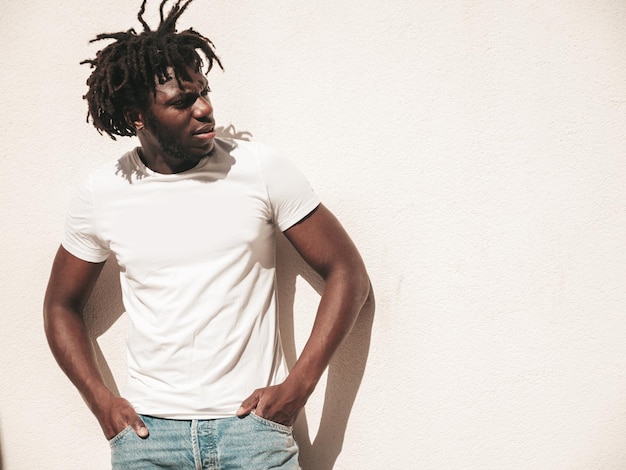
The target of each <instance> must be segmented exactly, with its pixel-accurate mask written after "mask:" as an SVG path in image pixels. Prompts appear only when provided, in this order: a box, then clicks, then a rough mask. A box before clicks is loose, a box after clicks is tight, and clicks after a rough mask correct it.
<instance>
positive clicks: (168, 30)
mask: <svg viewBox="0 0 626 470" xmlns="http://www.w3.org/2000/svg"><path fill="white" fill-rule="evenodd" d="M146 1H147V0H143V3H142V4H141V8H140V9H139V13H138V15H137V18H138V19H139V22H140V23H141V24H142V26H143V31H142V32H141V33H140V34H137V33H136V32H135V30H134V29H132V28H131V29H129V30H128V31H122V32H118V33H103V34H99V35H98V36H96V38H95V39H92V40H91V41H89V42H96V41H101V40H103V39H114V40H115V42H113V43H111V44H109V45H107V46H106V47H105V48H104V49H102V50H100V51H98V52H97V53H96V58H95V59H88V60H84V61H82V62H81V64H90V65H91V68H92V69H93V70H92V72H91V75H90V76H89V78H88V79H87V86H88V87H89V90H88V91H87V94H86V95H85V96H83V98H85V99H86V100H87V103H88V105H89V112H88V113H87V121H88V122H89V117H90V116H91V120H92V122H93V125H94V127H95V128H96V129H97V130H98V132H100V133H102V132H106V133H107V134H108V135H109V136H110V137H111V138H112V139H113V140H115V136H116V135H118V136H132V135H135V134H136V132H135V129H134V128H133V127H132V126H131V125H129V124H128V123H127V122H126V119H125V117H124V109H125V108H128V107H138V108H140V109H146V108H147V107H148V105H149V102H150V95H151V94H152V95H153V96H154V95H155V94H156V83H157V81H158V83H160V84H162V83H165V82H166V81H167V80H169V79H171V78H175V79H176V80H177V82H178V85H179V86H181V87H182V84H181V80H190V79H191V78H190V76H189V73H188V70H187V68H188V67H189V68H191V69H192V70H194V71H196V72H198V71H200V70H201V68H202V66H203V61H202V58H201V57H200V55H199V53H198V51H197V50H198V49H200V51H202V54H203V55H204V57H205V58H206V60H207V73H208V72H209V71H210V70H211V68H212V67H213V63H214V62H216V63H217V64H218V65H219V66H220V68H222V69H223V67H222V63H221V62H220V60H219V58H218V57H217V56H216V55H215V51H214V47H215V46H214V45H213V43H212V42H211V41H210V40H209V39H208V38H206V37H204V36H202V35H201V34H200V33H198V32H196V31H194V30H193V29H192V28H189V29H187V30H185V31H182V32H177V31H176V21H177V20H178V18H179V17H180V16H181V15H182V13H183V12H184V11H185V10H186V9H187V7H188V6H189V4H190V3H191V2H192V1H193V0H186V1H183V0H177V1H176V3H175V4H174V6H173V7H172V8H171V10H170V12H169V13H168V14H167V16H166V17H164V15H163V9H164V7H165V4H166V3H167V1H168V0H162V1H161V5H160V7H159V13H160V19H161V21H160V24H159V27H158V28H157V29H156V31H153V30H151V29H150V26H148V24H147V23H146V22H145V21H144V19H143V14H144V12H145V10H146ZM168 67H171V68H172V69H173V71H174V77H170V74H169V73H168V70H167V69H168Z"/></svg>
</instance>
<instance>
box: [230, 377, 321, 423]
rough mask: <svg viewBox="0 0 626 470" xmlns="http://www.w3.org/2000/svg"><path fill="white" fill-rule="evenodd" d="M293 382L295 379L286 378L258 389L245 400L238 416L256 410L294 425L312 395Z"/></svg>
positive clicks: (238, 411) (270, 417) (262, 414)
mask: <svg viewBox="0 0 626 470" xmlns="http://www.w3.org/2000/svg"><path fill="white" fill-rule="evenodd" d="M292 384H293V381H289V380H286V381H285V382H283V383H281V384H279V385H274V386H272V387H265V388H258V389H256V390H255V391H254V392H253V393H252V395H250V396H249V397H248V398H246V399H245V400H244V401H243V403H242V404H241V407H240V408H239V410H237V416H240V417H242V416H245V415H247V414H250V413H251V412H252V411H254V413H255V414H256V415H257V416H259V417H261V418H265V419H267V420H269V421H273V422H274V423H278V424H282V425H284V426H292V425H293V423H294V422H295V421H296V418H297V417H298V413H299V412H300V410H301V409H302V408H304V405H305V404H306V401H307V399H308V398H309V395H310V393H308V392H306V391H305V390H303V389H302V387H298V386H295V385H292Z"/></svg>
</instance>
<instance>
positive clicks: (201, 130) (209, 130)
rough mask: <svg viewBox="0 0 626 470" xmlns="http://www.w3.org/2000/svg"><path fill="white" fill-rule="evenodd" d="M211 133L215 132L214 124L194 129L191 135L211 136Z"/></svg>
mask: <svg viewBox="0 0 626 470" xmlns="http://www.w3.org/2000/svg"><path fill="white" fill-rule="evenodd" d="M213 132H215V124H207V125H206V126H202V127H200V128H199V129H196V130H195V131H194V133H193V135H203V134H211V133H213Z"/></svg>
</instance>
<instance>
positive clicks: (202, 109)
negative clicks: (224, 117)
mask: <svg viewBox="0 0 626 470" xmlns="http://www.w3.org/2000/svg"><path fill="white" fill-rule="evenodd" d="M211 114H213V105H212V104H211V100H210V99H209V97H208V96H199V97H198V99H197V100H196V102H195V103H194V108H193V117H195V118H196V119H197V120H199V121H202V120H204V119H206V118H208V117H210V116H211Z"/></svg>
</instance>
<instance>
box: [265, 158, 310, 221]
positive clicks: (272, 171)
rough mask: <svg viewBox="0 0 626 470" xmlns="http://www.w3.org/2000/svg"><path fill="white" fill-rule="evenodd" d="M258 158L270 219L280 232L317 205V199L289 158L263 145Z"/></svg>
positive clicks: (302, 217) (299, 219) (307, 182)
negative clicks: (265, 187)
mask: <svg viewBox="0 0 626 470" xmlns="http://www.w3.org/2000/svg"><path fill="white" fill-rule="evenodd" d="M259 158H260V165H261V172H262V173H263V178H264V181H265V184H266V186H267V193H268V196H269V199H270V204H271V207H272V211H273V213H274V222H275V223H276V225H277V226H278V228H279V229H280V231H281V232H284V231H285V230H287V229H288V228H289V227H291V226H293V225H295V224H296V223H298V222H300V221H301V220H302V219H304V218H305V217H306V216H307V215H308V214H310V213H311V212H312V211H313V209H315V208H316V207H317V206H318V205H319V204H320V199H319V197H318V196H317V194H316V193H315V191H314V190H313V188H312V187H311V184H310V183H309V181H308V180H307V179H306V177H305V176H304V174H302V172H301V171H300V170H299V169H298V168H297V167H296V165H294V164H293V163H292V162H291V161H289V160H288V159H286V158H284V157H283V156H281V155H279V154H277V153H276V152H275V151H274V150H272V149H270V148H268V147H264V146H262V147H261V149H260V154H259Z"/></svg>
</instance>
